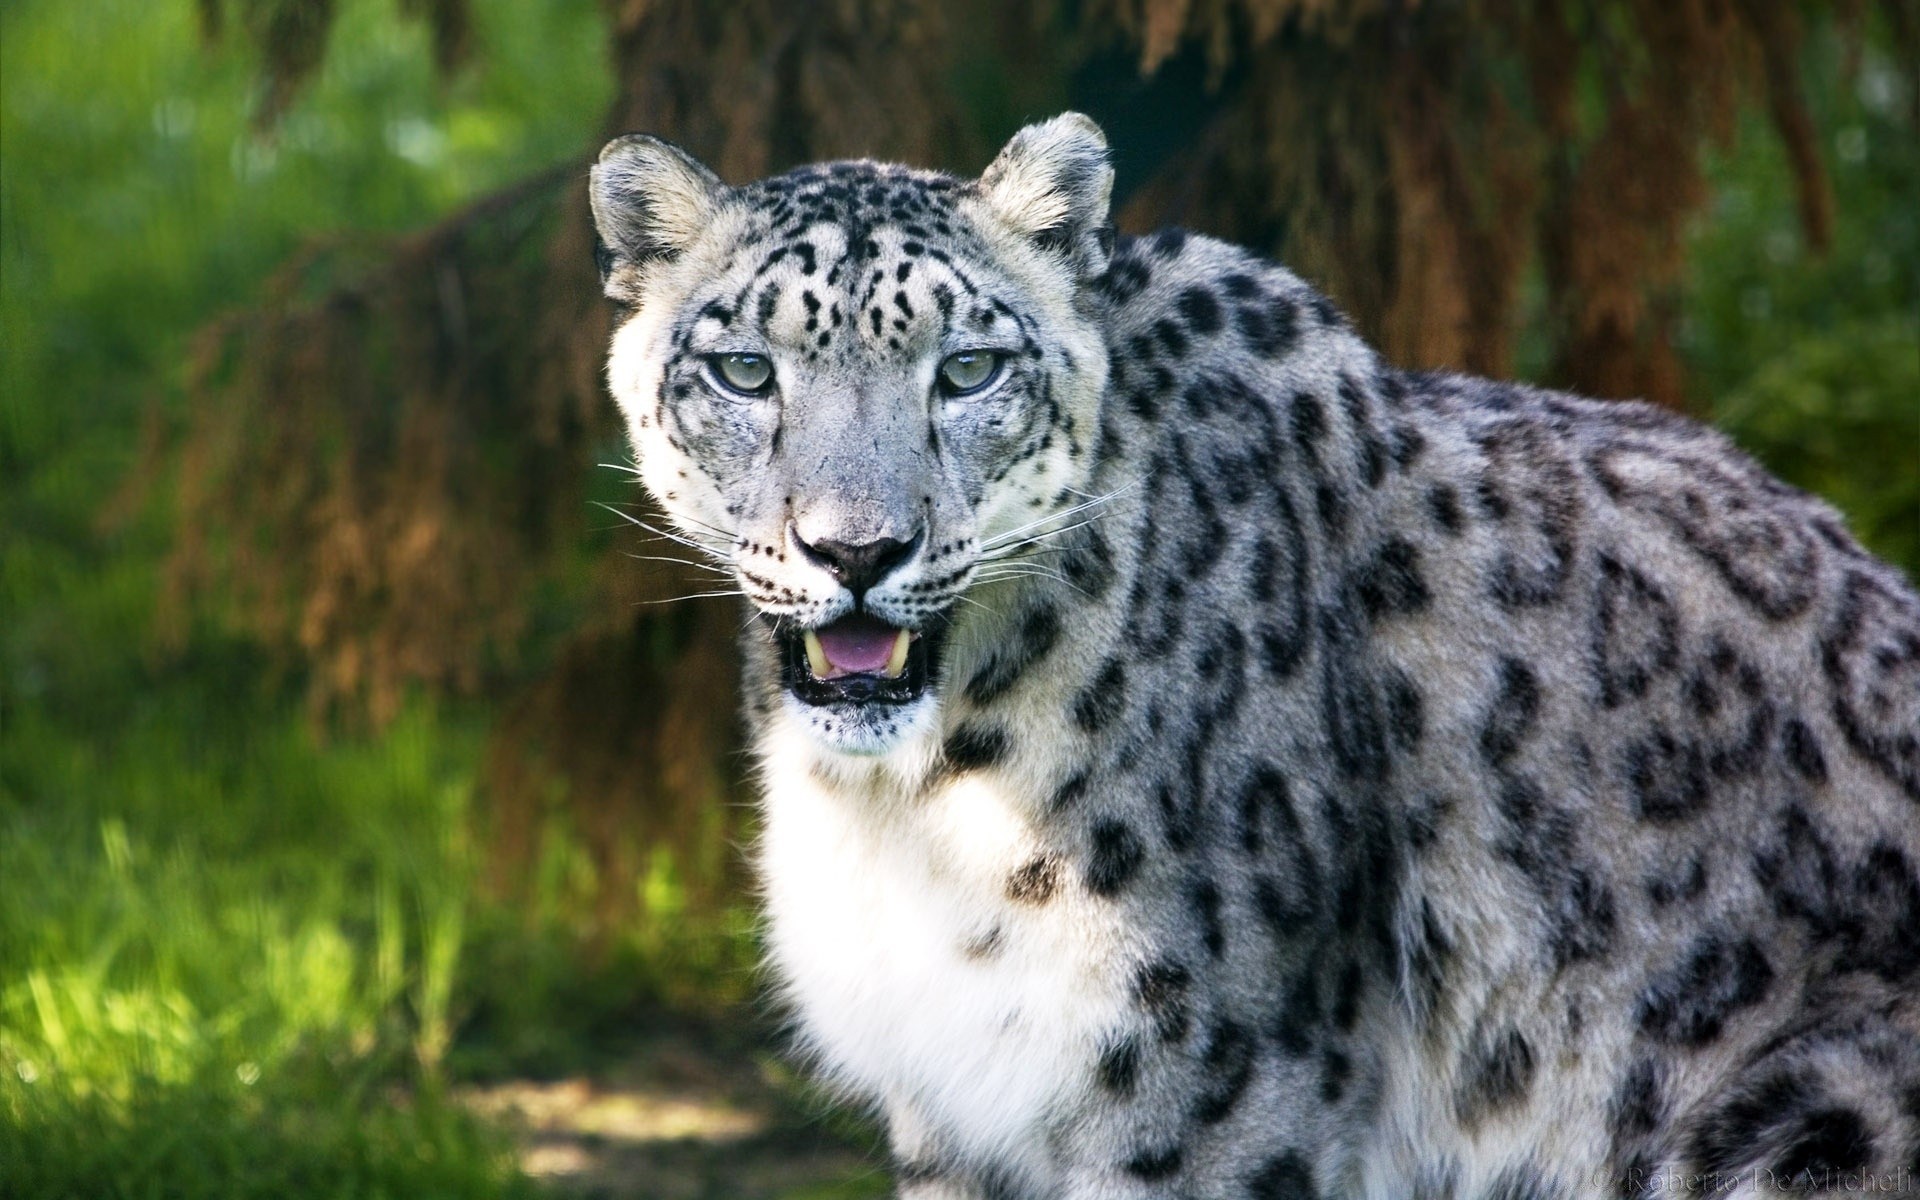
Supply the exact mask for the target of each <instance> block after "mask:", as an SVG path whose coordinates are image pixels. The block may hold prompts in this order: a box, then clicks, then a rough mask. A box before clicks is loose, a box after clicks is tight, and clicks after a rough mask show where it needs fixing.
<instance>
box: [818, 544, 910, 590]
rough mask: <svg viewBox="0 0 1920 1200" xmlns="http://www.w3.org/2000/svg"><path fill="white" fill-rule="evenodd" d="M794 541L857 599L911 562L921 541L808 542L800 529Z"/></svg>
mask: <svg viewBox="0 0 1920 1200" xmlns="http://www.w3.org/2000/svg"><path fill="white" fill-rule="evenodd" d="M793 540H794V543H795V544H796V545H798V546H799V547H800V550H801V552H802V553H804V554H805V555H806V556H807V557H808V558H811V559H812V560H813V561H814V562H816V563H818V564H819V565H820V566H823V567H825V568H826V569H827V571H828V572H829V573H830V574H831V575H832V576H833V577H834V578H835V579H838V580H839V581H840V582H841V583H843V584H845V585H846V586H847V588H848V590H850V591H852V592H853V594H854V595H855V596H860V595H864V594H865V593H866V590H867V589H868V588H870V587H872V586H873V585H874V584H876V583H879V582H880V581H881V580H882V579H885V578H886V577H887V575H888V573H889V572H891V571H892V570H893V569H894V568H895V567H897V566H899V565H900V564H901V563H903V562H905V561H907V559H908V558H909V557H911V556H912V554H913V548H914V546H915V545H916V544H917V543H918V542H919V541H920V536H919V535H918V534H915V535H914V537H913V539H912V540H911V541H905V542H903V541H901V540H900V539H899V538H880V539H879V540H878V541H872V542H861V543H860V544H859V545H857V546H856V545H850V544H848V543H846V542H836V541H832V540H826V539H823V540H821V541H818V542H805V541H802V540H801V539H800V534H799V532H798V531H797V530H796V531H795V532H794V535H793Z"/></svg>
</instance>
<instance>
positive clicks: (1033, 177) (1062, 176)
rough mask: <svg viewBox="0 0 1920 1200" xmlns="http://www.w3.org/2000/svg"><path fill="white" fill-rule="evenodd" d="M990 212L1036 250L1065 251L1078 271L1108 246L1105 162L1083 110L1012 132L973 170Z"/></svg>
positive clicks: (1102, 256) (1091, 270) (1094, 264)
mask: <svg viewBox="0 0 1920 1200" xmlns="http://www.w3.org/2000/svg"><path fill="white" fill-rule="evenodd" d="M979 187H980V196H981V198H982V199H984V200H985V201H986V202H987V206H988V207H989V208H990V209H992V210H993V212H994V214H995V215H996V216H998V217H999V218H1000V219H1001V220H1002V221H1004V222H1005V223H1006V224H1007V225H1008V226H1009V227H1011V228H1012V229H1014V230H1016V231H1018V232H1020V233H1023V234H1025V235H1026V236H1027V237H1029V238H1031V239H1032V240H1033V242H1034V243H1035V244H1036V245H1038V246H1040V247H1041V248H1042V249H1044V250H1049V251H1053V252H1056V253H1060V254H1064V255H1066V256H1067V257H1068V258H1069V259H1070V260H1071V261H1072V262H1073V263H1074V265H1075V267H1076V268H1077V269H1078V270H1079V271H1080V273H1081V275H1082V277H1083V278H1090V277H1092V276H1095V275H1100V274H1103V273H1104V272H1105V271H1106V269H1107V259H1108V258H1109V257H1111V255H1112V254H1113V222H1112V220H1111V219H1110V218H1109V214H1108V211H1107V206H1108V203H1109V201H1110V200H1111V199H1112V197H1113V165H1112V163H1111V162H1110V161H1109V155H1108V153H1107V138H1106V135H1105V134H1103V133H1101V132H1100V127H1099V126H1098V125H1095V124H1094V123H1093V118H1091V117H1089V116H1086V115H1085V114H1084V113H1077V112H1070V113H1061V114H1060V115H1059V116H1057V117H1055V118H1053V119H1052V120H1051V121H1042V122H1041V123H1039V124H1038V125H1029V126H1027V127H1026V128H1025V129H1022V130H1021V131H1020V132H1019V133H1016V134H1014V135H1013V140H1012V141H1010V142H1008V143H1007V145H1006V148H1005V149H1003V150H1001V151H1000V156H999V157H998V158H996V159H994V160H993V163H992V165H990V166H989V167H988V168H987V169H986V170H985V171H984V172H983V173H982V174H981V176H980V185H979Z"/></svg>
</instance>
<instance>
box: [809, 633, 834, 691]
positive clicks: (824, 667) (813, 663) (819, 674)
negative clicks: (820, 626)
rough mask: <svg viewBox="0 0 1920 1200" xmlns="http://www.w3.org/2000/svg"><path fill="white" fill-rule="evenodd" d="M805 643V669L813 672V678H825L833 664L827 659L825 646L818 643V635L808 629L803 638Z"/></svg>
mask: <svg viewBox="0 0 1920 1200" xmlns="http://www.w3.org/2000/svg"><path fill="white" fill-rule="evenodd" d="M804 640H805V641H806V643H807V669H808V670H810V671H812V672H813V677H814V678H815V679H825V678H826V677H827V675H828V674H829V673H831V672H832V670H833V664H832V663H830V662H828V661H827V648H826V647H825V646H822V645H821V644H820V635H819V634H817V633H815V632H814V631H813V630H811V629H809V630H807V632H806V636H805V639H804Z"/></svg>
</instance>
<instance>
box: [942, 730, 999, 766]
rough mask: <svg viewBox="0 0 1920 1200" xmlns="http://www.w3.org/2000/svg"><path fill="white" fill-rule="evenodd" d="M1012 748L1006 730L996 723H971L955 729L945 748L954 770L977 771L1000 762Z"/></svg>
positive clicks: (948, 762)
mask: <svg viewBox="0 0 1920 1200" xmlns="http://www.w3.org/2000/svg"><path fill="white" fill-rule="evenodd" d="M1011 748H1012V743H1011V740H1010V739H1009V738H1008V737H1007V731H1006V730H1004V729H1001V728H999V727H997V726H994V725H979V724H971V725H962V726H961V727H960V728H958V729H956V730H954V731H953V734H952V736H950V737H948V738H947V742H946V745H945V746H944V747H943V750H944V753H945V755H946V760H947V765H948V766H950V767H951V768H953V769H954V770H956V771H975V770H979V769H981V768H983V767H991V766H994V765H996V764H998V763H999V762H1000V761H1001V760H1002V759H1004V758H1006V756H1007V751H1008V750H1009V749H1011Z"/></svg>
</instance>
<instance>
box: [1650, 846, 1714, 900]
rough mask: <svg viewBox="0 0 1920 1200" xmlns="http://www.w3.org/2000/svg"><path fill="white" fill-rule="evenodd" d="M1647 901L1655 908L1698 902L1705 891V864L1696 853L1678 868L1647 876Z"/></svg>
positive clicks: (1704, 860)
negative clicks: (1690, 901)
mask: <svg viewBox="0 0 1920 1200" xmlns="http://www.w3.org/2000/svg"><path fill="white" fill-rule="evenodd" d="M1646 888H1647V899H1648V901H1650V902H1651V903H1652V904H1653V906H1654V907H1655V908H1665V907H1667V906H1668V905H1670V904H1676V903H1683V902H1685V901H1688V900H1698V899H1699V898H1700V897H1701V896H1702V895H1704V894H1705V893H1706V890H1707V863H1706V859H1705V858H1704V857H1702V856H1701V855H1700V854H1699V853H1698V852H1695V853H1694V854H1693V855H1692V857H1690V858H1688V859H1687V860H1686V862H1684V863H1682V864H1681V865H1680V866H1679V867H1678V868H1676V869H1673V870H1666V871H1656V872H1655V873H1653V874H1652V875H1650V876H1648V878H1647V883H1646Z"/></svg>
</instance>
